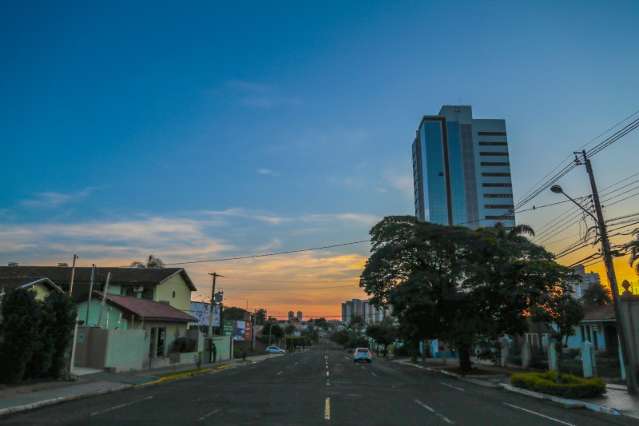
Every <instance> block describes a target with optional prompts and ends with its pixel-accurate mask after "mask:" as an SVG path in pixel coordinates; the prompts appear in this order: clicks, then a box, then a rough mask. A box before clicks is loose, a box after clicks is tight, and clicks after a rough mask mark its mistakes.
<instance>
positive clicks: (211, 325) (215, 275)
mask: <svg viewBox="0 0 639 426" xmlns="http://www.w3.org/2000/svg"><path fill="white" fill-rule="evenodd" d="M209 275H210V276H212V277H213V287H212V288H211V304H210V305H209V338H211V339H212V338H213V314H214V313H215V279H216V278H217V277H222V275H220V274H218V273H217V272H211V273H210V274H209Z"/></svg>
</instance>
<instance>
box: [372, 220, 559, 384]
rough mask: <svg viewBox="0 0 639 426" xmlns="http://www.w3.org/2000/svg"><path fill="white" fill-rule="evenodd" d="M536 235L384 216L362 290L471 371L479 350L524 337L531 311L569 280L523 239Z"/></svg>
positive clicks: (404, 328)
mask: <svg viewBox="0 0 639 426" xmlns="http://www.w3.org/2000/svg"><path fill="white" fill-rule="evenodd" d="M531 231H532V230H531V229H530V227H526V226H518V227H515V228H513V229H512V230H506V228H504V227H503V226H501V225H498V226H496V227H493V228H481V229H478V230H471V229H468V228H464V227H458V226H443V225H437V224H432V223H425V222H418V221H417V220H416V219H415V218H414V217H412V216H390V217H386V218H384V219H383V220H382V221H381V222H379V223H378V224H377V225H375V226H374V227H373V228H372V229H371V232H370V233H371V242H372V254H371V256H370V257H369V259H368V261H367V262H366V266H365V268H364V271H363V273H362V276H361V280H360V286H361V287H363V288H364V290H365V291H366V292H367V293H368V294H370V295H372V298H371V301H372V302H373V303H375V304H378V305H386V304H391V305H392V306H393V312H394V315H395V316H396V318H397V319H398V321H399V323H400V331H401V333H402V334H403V335H406V334H408V335H410V336H411V338H412V339H425V338H438V339H442V340H444V341H446V342H448V343H450V344H452V345H453V346H455V347H456V348H457V350H458V352H459V358H460V369H461V370H462V371H463V372H466V371H468V370H470V368H471V362H470V349H471V347H472V345H473V344H475V343H476V342H477V341H478V340H479V339H480V338H481V339H485V338H491V339H496V338H497V337H499V336H501V335H503V334H520V333H523V332H525V331H526V329H527V322H526V320H527V316H528V313H529V310H530V309H531V308H532V307H534V306H535V305H536V304H537V303H539V301H540V300H541V297H542V295H544V294H546V293H547V292H548V291H549V290H550V289H551V288H554V287H555V286H556V285H558V283H562V282H564V278H565V277H566V276H567V275H568V274H569V270H568V269H567V268H565V267H562V266H560V265H558V264H557V263H556V262H555V261H554V259H553V256H552V254H551V253H548V252H547V251H546V250H545V249H544V248H543V247H540V246H537V245H535V244H533V243H531V242H530V241H529V240H528V239H527V238H526V237H525V235H524V234H530V233H531ZM413 344H415V343H413Z"/></svg>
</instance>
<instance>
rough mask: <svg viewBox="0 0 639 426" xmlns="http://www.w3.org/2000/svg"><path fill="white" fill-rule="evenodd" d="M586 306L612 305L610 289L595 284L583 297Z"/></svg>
mask: <svg viewBox="0 0 639 426" xmlns="http://www.w3.org/2000/svg"><path fill="white" fill-rule="evenodd" d="M581 301H582V302H583V304H584V306H603V305H608V304H610V303H612V296H611V294H610V289H609V288H608V287H604V286H603V285H601V284H600V283H594V284H592V285H591V286H590V287H588V288H587V289H586V291H584V294H583V296H581Z"/></svg>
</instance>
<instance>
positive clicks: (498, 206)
mask: <svg viewBox="0 0 639 426" xmlns="http://www.w3.org/2000/svg"><path fill="white" fill-rule="evenodd" d="M484 208H486V209H513V208H515V206H513V205H512V204H486V205H485V206H484Z"/></svg>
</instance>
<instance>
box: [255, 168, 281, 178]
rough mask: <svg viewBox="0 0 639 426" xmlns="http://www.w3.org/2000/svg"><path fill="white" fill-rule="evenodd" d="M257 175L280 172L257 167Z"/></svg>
mask: <svg viewBox="0 0 639 426" xmlns="http://www.w3.org/2000/svg"><path fill="white" fill-rule="evenodd" d="M256 172H257V174H258V175H264V176H279V175H280V174H279V173H277V172H276V171H274V170H271V169H257V170H256Z"/></svg>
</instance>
